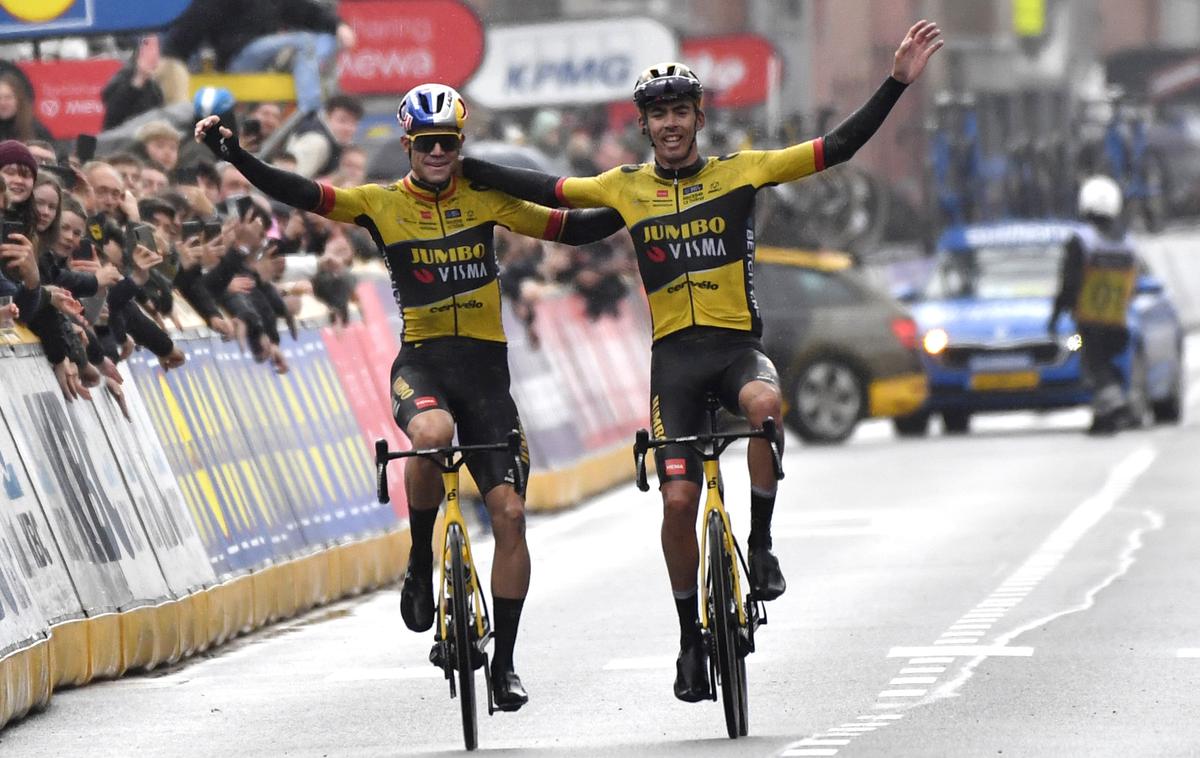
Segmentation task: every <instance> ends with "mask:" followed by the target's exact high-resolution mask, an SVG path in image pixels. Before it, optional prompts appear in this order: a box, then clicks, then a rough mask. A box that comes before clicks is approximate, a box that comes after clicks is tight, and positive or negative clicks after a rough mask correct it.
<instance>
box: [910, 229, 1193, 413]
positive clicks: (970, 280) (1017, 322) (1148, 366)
mask: <svg viewBox="0 0 1200 758" xmlns="http://www.w3.org/2000/svg"><path fill="white" fill-rule="evenodd" d="M1080 228H1081V224H1080V223H1079V222H1074V221H1066V220H1056V219H1047V220H1039V221H1005V222H996V223H988V224H974V225H965V226H954V227H950V228H949V229H947V230H946V231H945V232H944V233H943V234H942V236H941V238H940V240H939V242H938V252H937V256H936V258H935V259H934V262H933V265H932V269H931V271H930V273H929V276H928V278H927V280H926V282H925V283H924V286H922V287H920V288H916V289H911V290H910V291H908V292H905V293H902V294H901V295H900V298H901V299H902V300H903V301H905V302H908V303H909V305H910V307H911V309H912V313H913V317H914V318H915V319H916V322H917V328H918V333H919V339H920V342H921V351H920V352H921V360H922V363H923V364H924V366H925V370H926V373H927V374H928V376H929V389H930V392H929V399H928V400H927V401H926V403H925V404H924V405H923V406H922V407H921V409H920V410H919V411H917V412H916V413H913V414H909V415H906V416H901V417H898V418H896V419H894V424H895V427H896V430H897V432H899V433H900V434H901V435H902V436H920V435H923V434H925V433H926V431H927V429H928V426H929V420H930V416H931V415H933V414H940V415H941V417H942V421H943V426H944V429H945V431H946V432H947V433H951V434H954V433H960V434H961V433H964V432H966V431H968V429H969V427H970V420H971V416H972V414H975V413H979V412H982V411H1010V410H1050V409H1056V408H1068V407H1072V406H1077V405H1083V404H1086V403H1088V402H1089V400H1090V397H1091V393H1090V391H1089V389H1088V388H1087V386H1086V385H1085V383H1084V380H1083V376H1082V368H1081V361H1080V354H1079V350H1080V347H1081V346H1082V344H1083V342H1082V339H1081V337H1080V336H1079V334H1078V332H1077V331H1076V330H1075V326H1074V323H1073V322H1072V321H1071V319H1070V317H1069V316H1067V317H1064V318H1062V319H1061V320H1060V321H1059V324H1058V329H1057V331H1056V333H1055V334H1051V333H1050V332H1049V330H1048V328H1047V321H1048V320H1049V318H1050V312H1051V309H1052V307H1053V303H1054V298H1055V295H1056V294H1057V292H1058V286H1059V276H1060V274H1059V267H1060V264H1061V261H1062V259H1063V257H1064V255H1065V250H1066V243H1067V242H1068V241H1069V240H1070V239H1071V237H1072V236H1073V235H1074V234H1075V232H1076V230H1078V229H1080ZM1127 315H1128V320H1127V323H1128V324H1129V327H1130V335H1131V338H1130V341H1129V347H1128V348H1127V349H1126V351H1125V353H1124V354H1122V356H1121V357H1120V359H1119V361H1118V363H1119V365H1120V366H1121V371H1122V373H1123V375H1124V381H1125V385H1126V389H1127V391H1128V392H1129V396H1130V401H1131V403H1132V406H1133V411H1134V414H1133V415H1134V417H1135V419H1136V420H1137V421H1138V422H1139V423H1150V422H1152V421H1159V422H1177V421H1179V419H1180V416H1181V413H1182V397H1183V377H1184V368H1183V328H1182V326H1181V324H1180V320H1179V316H1178V314H1177V312H1176V310H1175V307H1174V306H1173V305H1172V304H1171V301H1170V300H1169V299H1168V297H1167V295H1166V292H1165V288H1164V286H1163V283H1162V282H1161V281H1160V280H1159V279H1157V278H1155V277H1154V276H1153V275H1152V274H1150V272H1149V270H1148V269H1146V268H1145V266H1144V264H1139V269H1138V277H1137V282H1136V285H1135V289H1134V296H1133V298H1132V300H1131V301H1130V306H1129V310H1128V314H1127Z"/></svg>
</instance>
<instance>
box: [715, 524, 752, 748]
mask: <svg viewBox="0 0 1200 758" xmlns="http://www.w3.org/2000/svg"><path fill="white" fill-rule="evenodd" d="M707 529H708V536H707V543H706V544H707V546H708V556H707V568H708V624H709V628H710V631H711V633H712V641H713V647H714V648H715V650H714V656H715V659H716V669H717V679H718V680H719V682H720V684H721V703H722V705H723V706H724V707H725V727H726V729H727V730H728V732H729V737H730V739H737V737H738V736H740V735H743V734H745V731H744V730H743V725H742V722H743V720H744V717H743V713H744V705H743V704H742V699H743V697H744V693H745V687H744V685H743V682H744V678H745V675H744V671H745V669H744V665H745V664H744V662H743V661H742V660H741V658H740V656H739V655H738V649H737V634H738V617H737V599H736V598H734V596H733V574H732V568H731V565H730V555H729V553H728V552H726V550H725V522H724V521H723V520H722V519H721V515H720V514H719V513H712V514H710V515H709V517H708V524H707Z"/></svg>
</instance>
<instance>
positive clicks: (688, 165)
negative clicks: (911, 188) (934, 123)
mask: <svg viewBox="0 0 1200 758" xmlns="http://www.w3.org/2000/svg"><path fill="white" fill-rule="evenodd" d="M940 34H941V31H940V30H939V29H938V27H937V25H936V24H934V23H932V22H930V21H920V22H918V23H916V24H914V25H913V26H912V28H911V29H909V30H908V33H907V35H906V36H905V38H904V40H903V42H901V44H900V47H899V48H898V49H897V51H896V55H895V60H894V63H893V66H892V75H891V76H890V77H888V79H887V80H886V81H885V82H884V83H883V85H882V86H881V87H880V88H879V89H878V90H877V91H876V92H875V94H874V95H873V96H872V97H871V98H870V100H868V101H867V103H866V104H865V105H864V106H863V107H861V108H860V109H859V110H858V111H856V112H855V113H854V114H853V115H851V116H850V117H849V118H848V119H846V120H845V121H844V122H842V123H841V124H840V125H839V126H838V127H836V128H835V129H834V130H833V131H831V132H830V133H829V134H826V135H825V136H824V137H820V138H817V139H814V140H810V141H808V142H804V143H801V144H798V145H794V146H792V147H789V148H785V149H782V150H747V151H743V152H740V153H734V154H732V155H725V156H722V157H720V158H716V157H709V158H705V157H701V156H700V153H699V150H698V148H697V146H696V133H697V132H698V131H699V130H700V129H702V128H703V127H704V111H703V110H702V109H701V105H702V102H703V93H704V89H703V87H702V86H701V84H700V80H699V79H698V78H697V77H696V75H695V74H694V73H692V71H691V70H690V69H688V67H687V66H685V65H683V64H681V63H664V64H660V65H657V66H653V67H651V68H649V69H646V71H644V72H643V73H642V74H641V76H639V77H638V80H637V84H636V86H635V88H634V93H633V97H634V102H635V103H636V104H637V106H638V112H639V117H638V122H639V124H640V126H641V127H642V132H643V133H644V134H646V135H647V136H648V137H649V139H650V144H651V146H652V147H653V149H654V162H653V163H646V164H640V165H631V166H620V167H618V168H615V169H612V170H611V171H607V172H605V173H603V174H600V175H599V176H594V177H586V178H580V177H571V178H559V177H554V176H549V175H546V174H542V173H539V172H536V171H529V170H522V169H510V168H504V167H500V166H496V165H493V164H490V163H486V162H483V161H479V160H475V159H470V158H467V159H464V161H463V173H464V175H465V176H466V177H468V178H470V179H474V180H478V181H481V182H484V183H485V184H488V185H491V186H493V187H498V188H500V189H503V190H504V191H506V192H509V193H512V194H513V195H516V196H517V197H522V198H525V199H526V200H531V201H534V202H540V203H543V204H546V205H563V206H568V207H574V206H584V207H603V206H609V207H612V208H614V209H616V210H617V211H618V212H619V213H620V214H621V216H622V217H623V218H624V220H625V225H626V226H627V227H628V228H629V231H630V233H631V234H632V235H633V242H634V246H635V248H636V252H637V259H638V270H639V271H640V273H641V277H642V282H643V284H644V285H645V289H646V293H647V296H648V298H649V301H650V313H651V316H652V319H653V323H654V337H653V339H654V342H653V346H652V355H651V367H650V394H651V398H650V415H651V426H652V431H653V433H654V435H655V436H656V437H667V436H671V437H674V436H683V435H689V434H696V433H699V432H701V431H703V430H702V426H703V419H704V397H705V394H706V393H707V392H709V391H713V392H717V393H718V394H719V396H720V398H721V400H722V402H723V404H724V405H725V406H726V407H727V408H729V409H730V410H734V411H737V412H740V413H741V415H743V416H744V417H745V418H746V419H747V420H748V421H749V422H750V423H751V424H753V425H754V426H760V425H761V424H762V422H763V420H764V419H765V418H766V417H768V416H771V417H774V418H776V419H778V418H779V416H780V391H779V379H778V375H777V373H776V370H775V366H774V365H772V363H771V361H770V360H769V359H768V358H767V356H766V355H765V354H764V353H763V349H762V344H761V341H760V335H761V333H762V324H761V321H760V319H759V313H758V306H757V304H756V302H755V299H754V286H753V285H754V225H753V222H754V196H755V193H756V192H757V191H758V190H759V189H761V188H763V187H766V186H769V185H772V184H778V183H780V182H788V181H793V180H796V179H800V178H802V177H805V176H808V175H809V174H812V173H815V172H817V171H820V170H822V169H824V168H826V167H828V166H833V165H835V164H838V163H842V162H844V161H846V160H848V159H849V158H850V157H851V156H852V155H853V154H854V153H855V151H856V150H858V148H860V147H862V145H863V144H865V143H866V141H867V140H868V139H869V138H870V137H871V135H872V134H874V133H875V131H876V130H877V129H878V128H879V126H880V124H882V123H883V120H884V118H885V117H886V116H887V114H888V112H889V111H890V110H891V108H892V106H893V105H894V104H895V102H896V101H897V99H898V98H899V97H900V95H901V94H902V93H903V92H904V89H905V87H906V86H907V85H908V84H909V83H910V82H912V81H913V80H915V79H916V78H917V77H918V76H920V74H921V71H922V70H923V69H924V68H925V63H926V62H927V61H928V60H929V57H930V56H931V55H932V54H933V53H934V52H936V51H937V50H938V49H939V48H940V47H941V46H942V40H941V39H939V37H940ZM780 442H782V440H780ZM747 460H748V465H749V469H750V483H751V505H750V524H751V525H750V535H749V538H748V540H747V544H748V546H749V552H750V555H749V564H750V584H751V589H752V591H753V593H754V595H755V596H756V597H757V598H758V599H761V600H772V599H774V598H777V597H779V595H781V594H782V593H783V591H784V589H785V587H786V583H785V581H784V577H783V573H782V571H781V570H780V568H779V561H778V560H777V559H776V557H775V555H774V554H773V553H772V543H771V516H772V512H773V510H774V506H775V490H776V482H775V472H774V469H773V465H772V460H771V448H770V445H769V443H768V442H767V441H766V440H761V439H758V440H753V441H751V442H750V445H749V451H748V453H747ZM655 461H656V464H657V469H658V476H659V482H660V485H661V486H660V490H661V492H662V498H663V525H662V546H663V554H664V557H665V559H666V563H667V573H668V575H669V576H670V581H671V589H672V591H673V593H674V595H675V603H676V608H677V611H678V614H679V623H680V632H681V641H680V653H679V658H678V661H677V664H676V668H677V671H676V678H675V696H676V697H678V698H679V699H681V700H686V701H689V702H695V701H699V700H702V699H705V698H707V697H708V696H709V692H710V688H709V684H708V665H707V661H706V653H705V650H704V645H703V644H702V640H701V635H700V625H699V610H698V605H697V587H696V574H697V565H698V561H699V546H698V544H697V541H696V514H697V509H698V505H699V499H700V482H701V469H700V463H699V460H698V459H697V456H696V454H695V453H694V451H691V450H690V449H689V448H687V447H685V446H667V447H665V448H658V449H657V450H656V451H655Z"/></svg>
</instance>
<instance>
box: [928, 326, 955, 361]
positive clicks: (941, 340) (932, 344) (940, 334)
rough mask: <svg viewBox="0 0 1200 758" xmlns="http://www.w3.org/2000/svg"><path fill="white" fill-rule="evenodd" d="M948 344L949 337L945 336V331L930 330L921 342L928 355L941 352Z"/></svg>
mask: <svg viewBox="0 0 1200 758" xmlns="http://www.w3.org/2000/svg"><path fill="white" fill-rule="evenodd" d="M948 344H950V335H948V334H946V330H945V329H930V330H929V331H927V332H925V339H924V340H922V341H921V345H922V346H923V347H924V348H925V352H927V353H929V354H930V355H937V354H938V353H940V352H942V351H943V350H945V349H946V345H948Z"/></svg>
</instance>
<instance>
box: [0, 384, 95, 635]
mask: <svg viewBox="0 0 1200 758" xmlns="http://www.w3.org/2000/svg"><path fill="white" fill-rule="evenodd" d="M4 416H5V412H4V410H3V409H2V408H0V476H2V477H3V480H4V494H3V497H0V503H3V514H0V515H2V516H5V517H7V521H5V520H3V519H0V531H3V533H4V536H6V537H7V538H8V541H9V544H10V545H11V546H12V547H13V549H14V551H15V555H16V557H17V562H18V564H19V566H20V568H21V573H22V574H23V575H24V576H25V579H26V580H27V581H28V582H29V585H30V586H31V587H32V588H33V592H34V595H35V596H36V597H37V600H38V606H39V607H40V608H41V609H42V614H43V615H44V616H45V618H46V621H47V622H48V623H50V624H51V625H54V624H59V623H62V622H64V621H71V620H73V619H78V618H82V617H83V608H82V607H81V606H80V604H79V598H78V596H76V594H75V588H74V587H73V586H72V585H71V577H70V576H69V575H68V574H67V568H66V564H65V563H64V562H63V557H62V553H61V552H59V549H58V543H57V542H56V541H55V539H54V535H53V533H51V531H50V526H49V524H47V523H46V516H45V514H44V513H43V512H42V506H41V504H40V503H39V502H38V501H37V497H36V495H35V494H34V488H33V483H32V482H31V481H30V478H29V474H28V472H26V470H25V466H24V464H22V462H21V457H20V453H19V452H18V451H17V443H16V441H15V440H14V439H13V437H12V435H11V433H10V432H9V425H8V424H7V423H5V421H4Z"/></svg>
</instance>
